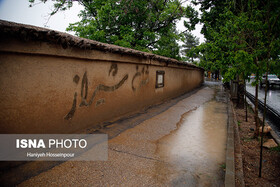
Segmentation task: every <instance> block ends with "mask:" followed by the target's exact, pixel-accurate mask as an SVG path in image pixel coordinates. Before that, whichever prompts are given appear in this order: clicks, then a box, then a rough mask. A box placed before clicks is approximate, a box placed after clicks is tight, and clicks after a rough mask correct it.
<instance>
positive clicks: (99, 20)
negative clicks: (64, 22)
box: [30, 0, 195, 59]
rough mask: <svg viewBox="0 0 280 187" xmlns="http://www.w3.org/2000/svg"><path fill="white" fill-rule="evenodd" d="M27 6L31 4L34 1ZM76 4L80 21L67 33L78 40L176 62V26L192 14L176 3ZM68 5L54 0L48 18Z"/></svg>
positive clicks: (96, 0)
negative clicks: (85, 39)
mask: <svg viewBox="0 0 280 187" xmlns="http://www.w3.org/2000/svg"><path fill="white" fill-rule="evenodd" d="M41 1H43V2H45V1H46V0H41ZM30 2H31V4H32V3H34V0H30ZM78 2H79V3H80V4H82V5H83V6H84V10H82V11H81V12H80V14H79V17H80V18H81V21H79V22H76V23H73V24H70V26H69V27H68V28H67V30H68V31H74V32H75V34H76V35H78V36H79V37H84V38H89V39H92V40H97V41H100V42H105V43H109V44H115V45H118V46H123V47H129V48H133V49H137V50H141V51H146V52H153V53H155V54H159V55H163V56H167V57H172V58H176V59H180V56H179V45H178V43H177V41H178V40H179V39H180V37H181V35H180V33H179V32H178V31H177V29H176V22H177V21H179V20H180V19H181V18H182V17H184V16H185V15H188V16H190V15H193V14H195V11H194V10H193V9H192V8H191V7H183V6H182V3H181V2H180V1H179V0H79V1H78ZM72 5H73V2H72V1H71V0H68V1H66V0H56V1H55V4H54V10H53V11H52V13H51V15H53V14H55V13H56V12H57V11H60V10H65V9H67V8H70V7H71V6H72ZM186 25H188V24H187V23H186ZM192 27H193V25H190V28H192Z"/></svg>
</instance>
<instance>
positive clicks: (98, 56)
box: [0, 21, 204, 133]
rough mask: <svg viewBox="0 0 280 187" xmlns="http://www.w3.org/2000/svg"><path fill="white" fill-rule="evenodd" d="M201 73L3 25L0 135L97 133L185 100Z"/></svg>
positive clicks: (180, 65) (103, 46)
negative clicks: (113, 123)
mask: <svg viewBox="0 0 280 187" xmlns="http://www.w3.org/2000/svg"><path fill="white" fill-rule="evenodd" d="M157 71H159V72H161V73H164V75H163V76H164V85H163V87H161V88H156V81H157V78H156V77H157ZM203 73H204V70H203V69H201V68H198V67H196V66H194V65H189V64H183V63H181V62H178V61H176V60H174V59H169V58H165V57H160V56H157V55H153V54H149V53H143V52H139V51H136V50H132V49H127V48H121V47H117V46H113V45H108V44H102V43H99V42H96V41H91V40H87V39H81V38H78V37H74V36H71V35H68V34H64V33H60V32H56V31H51V30H47V29H43V28H38V27H33V26H26V25H20V24H15V23H10V22H5V21H0V88H1V89H0V126H1V127H0V133H73V132H77V131H79V130H82V129H85V128H87V127H95V126H97V125H98V124H100V123H102V122H105V121H111V120H114V119H117V118H119V117H121V116H125V115H129V114H131V113H133V112H136V111H139V110H142V109H144V108H145V107H148V106H150V105H153V104H156V103H159V102H162V101H164V100H166V99H170V98H173V97H176V96H179V95H181V94H183V93H186V92H188V91H190V90H192V89H194V88H195V87H198V86H200V84H201V83H202V82H203V77H204V76H203ZM158 81H159V80H158Z"/></svg>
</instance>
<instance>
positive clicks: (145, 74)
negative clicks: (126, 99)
mask: <svg viewBox="0 0 280 187" xmlns="http://www.w3.org/2000/svg"><path fill="white" fill-rule="evenodd" d="M137 79H140V82H139V83H138V85H135V81H136V80H137ZM148 83H149V66H148V65H146V66H144V67H142V70H141V71H140V70H139V67H138V65H136V73H135V74H134V76H133V78H132V80H131V88H132V90H133V91H134V92H135V91H136V90H137V89H139V88H141V87H142V86H144V85H146V84H148Z"/></svg>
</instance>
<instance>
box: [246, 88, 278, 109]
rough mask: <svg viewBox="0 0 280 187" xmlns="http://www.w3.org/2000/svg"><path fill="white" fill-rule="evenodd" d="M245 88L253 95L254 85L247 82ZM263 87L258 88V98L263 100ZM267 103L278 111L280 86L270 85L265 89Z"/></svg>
mask: <svg viewBox="0 0 280 187" xmlns="http://www.w3.org/2000/svg"><path fill="white" fill-rule="evenodd" d="M246 89H247V91H248V92H250V93H251V94H253V95H255V86H252V85H251V84H250V83H247V85H246ZM264 95H265V87H260V88H259V99H260V100H262V101H264ZM267 104H268V105H269V106H271V107H272V108H273V109H275V110H276V111H278V112H280V86H274V87H270V88H269V89H268V90H267Z"/></svg>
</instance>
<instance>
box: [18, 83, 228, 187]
mask: <svg viewBox="0 0 280 187" xmlns="http://www.w3.org/2000/svg"><path fill="white" fill-rule="evenodd" d="M227 106H228V105H227V97H226V93H225V92H224V90H223V87H222V85H221V83H217V82H215V83H212V82H206V83H205V85H204V86H203V87H201V88H199V89H197V90H196V91H193V92H191V93H189V94H186V95H183V96H181V97H178V98H176V99H173V100H171V101H168V102H166V103H163V104H161V105H158V106H155V107H153V108H150V109H148V110H147V111H146V112H144V113H142V114H139V115H135V116H133V117H131V118H127V119H126V120H121V121H119V122H116V123H114V124H111V125H109V126H107V128H106V129H104V130H103V132H104V133H107V134H108V135H109V137H110V140H109V142H108V143H109V151H108V161H105V162H102V161H96V162H93V161H92V162H78V161H68V162H64V163H62V164H60V165H58V166H55V167H53V168H52V169H50V170H48V171H45V172H43V173H41V174H39V175H37V176H35V177H32V178H31V179H29V180H26V181H24V182H22V183H21V184H20V186H54V185H55V186H224V175H225V174H224V173H225V171H224V167H225V160H226V158H225V153H226V136H227V118H228V114H227Z"/></svg>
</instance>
